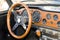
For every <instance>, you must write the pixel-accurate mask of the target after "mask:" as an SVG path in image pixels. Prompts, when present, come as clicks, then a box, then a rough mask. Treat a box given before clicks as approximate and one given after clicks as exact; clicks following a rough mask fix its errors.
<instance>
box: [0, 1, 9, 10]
mask: <svg viewBox="0 0 60 40" xmlns="http://www.w3.org/2000/svg"><path fill="white" fill-rule="evenodd" d="M8 8H9V5H8V3H7V2H6V0H0V11H5V10H8Z"/></svg>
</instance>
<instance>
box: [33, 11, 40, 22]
mask: <svg viewBox="0 0 60 40" xmlns="http://www.w3.org/2000/svg"><path fill="white" fill-rule="evenodd" d="M32 20H33V22H39V20H40V13H39V12H38V11H34V12H33V14H32Z"/></svg>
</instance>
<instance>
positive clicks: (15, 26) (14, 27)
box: [12, 23, 19, 31]
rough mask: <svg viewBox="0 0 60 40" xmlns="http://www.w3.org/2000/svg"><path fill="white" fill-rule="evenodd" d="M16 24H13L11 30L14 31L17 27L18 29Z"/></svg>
mask: <svg viewBox="0 0 60 40" xmlns="http://www.w3.org/2000/svg"><path fill="white" fill-rule="evenodd" d="M18 25H19V24H18V23H15V25H14V26H13V28H12V30H13V31H14V30H15V29H16V28H17V27H18Z"/></svg>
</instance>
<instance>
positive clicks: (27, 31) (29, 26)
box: [7, 2, 32, 39]
mask: <svg viewBox="0 0 60 40" xmlns="http://www.w3.org/2000/svg"><path fill="white" fill-rule="evenodd" d="M18 5H22V6H23V7H25V9H26V10H27V12H28V16H29V23H28V28H27V29H26V32H25V33H24V34H23V35H21V36H17V35H15V34H14V33H13V32H12V30H11V25H10V17H11V11H12V9H14V8H15V7H16V6H18ZM31 24H32V17H31V12H30V10H29V8H28V6H26V5H25V4H24V3H21V2H20V3H16V4H13V5H12V6H11V8H10V9H9V11H8V14H7V28H8V31H9V33H10V34H11V35H12V36H13V37H14V38H17V39H22V38H24V37H26V36H27V34H28V33H29V31H30V28H31Z"/></svg>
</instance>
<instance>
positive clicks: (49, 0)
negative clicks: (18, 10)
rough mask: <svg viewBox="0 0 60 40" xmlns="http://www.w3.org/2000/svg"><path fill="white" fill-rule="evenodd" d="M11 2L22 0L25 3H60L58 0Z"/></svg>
mask: <svg viewBox="0 0 60 40" xmlns="http://www.w3.org/2000/svg"><path fill="white" fill-rule="evenodd" d="M11 1H12V2H13V3H16V2H24V3H26V4H60V0H11Z"/></svg>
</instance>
